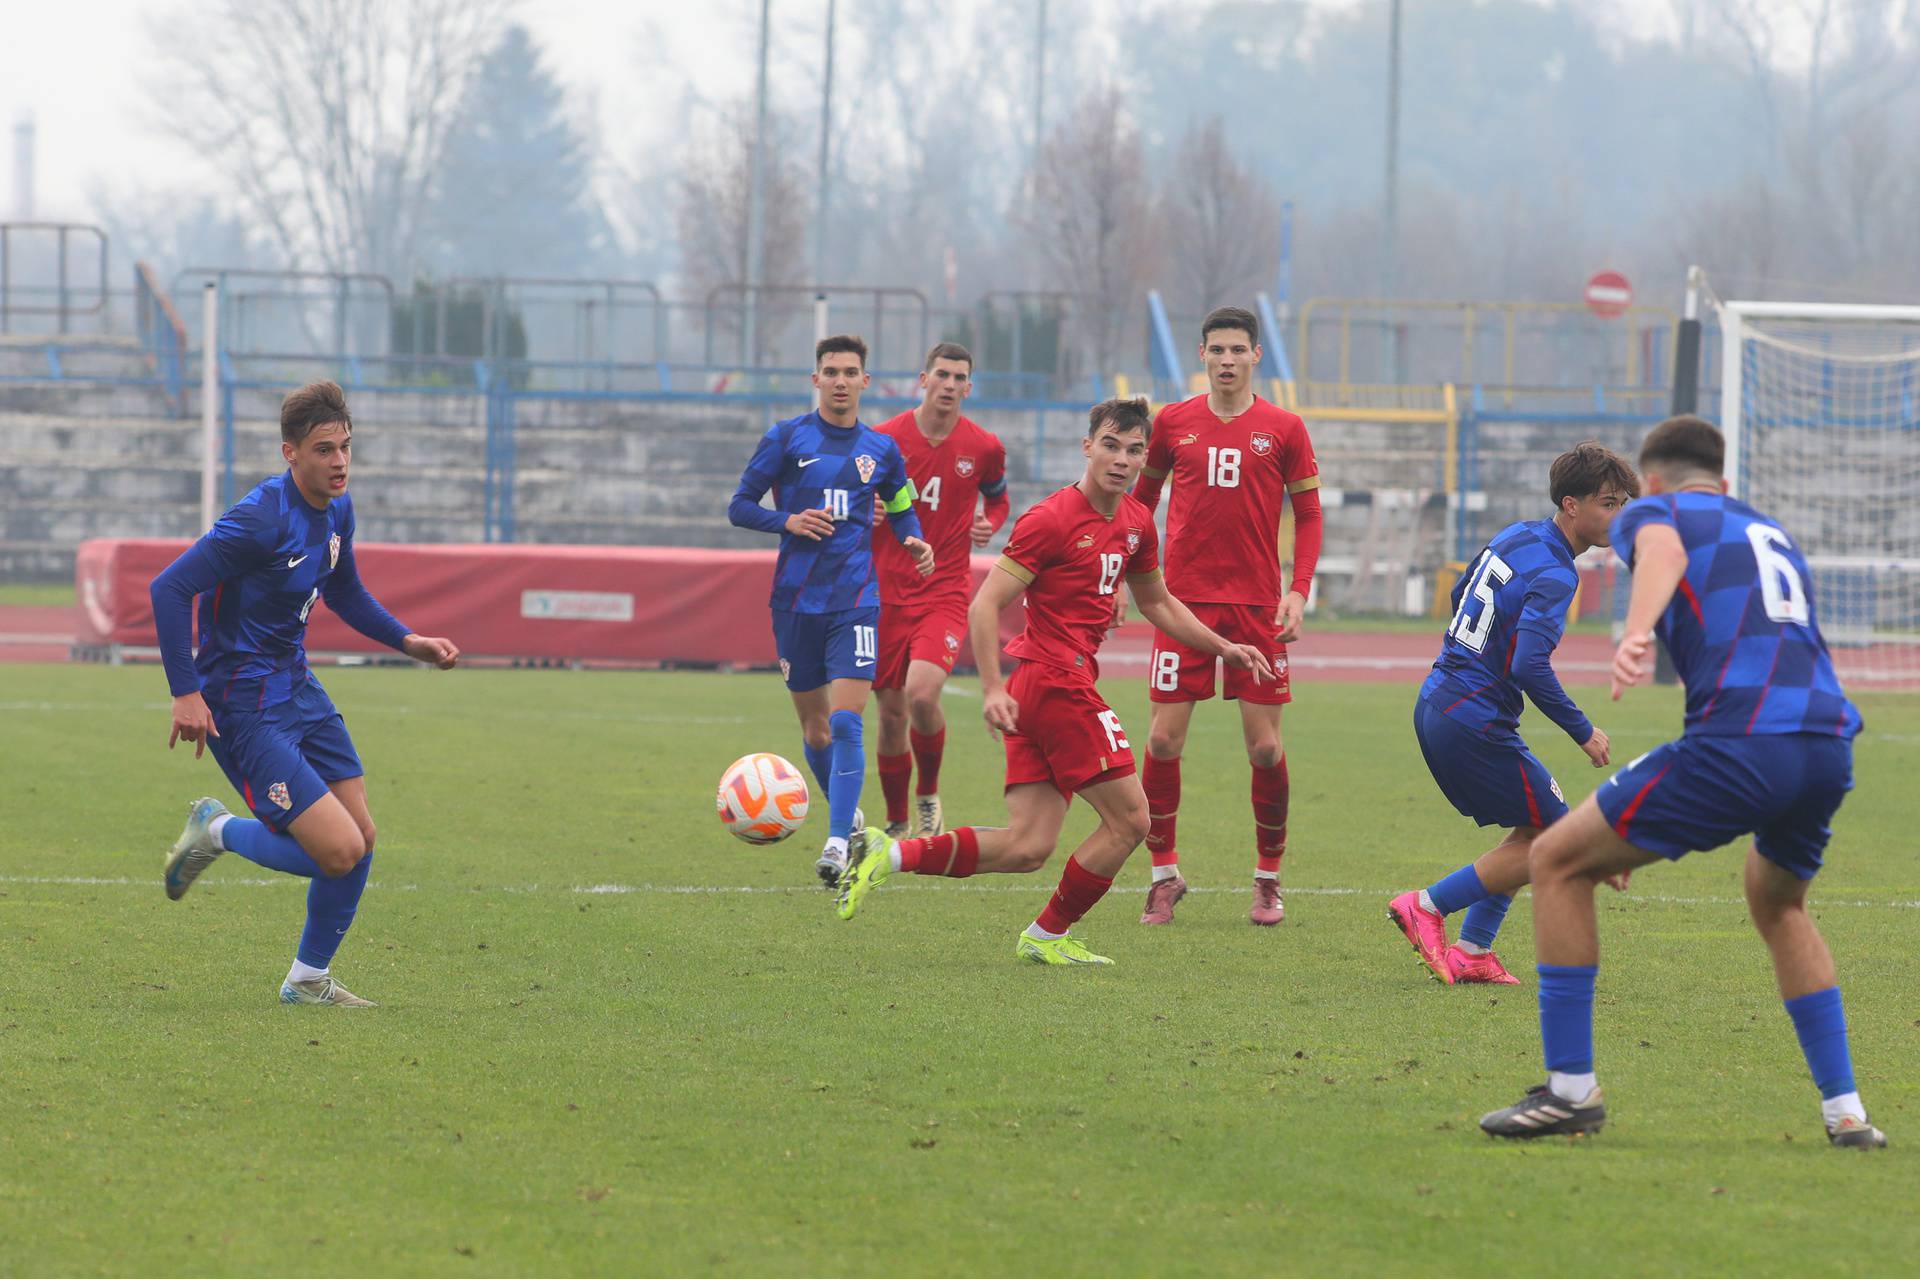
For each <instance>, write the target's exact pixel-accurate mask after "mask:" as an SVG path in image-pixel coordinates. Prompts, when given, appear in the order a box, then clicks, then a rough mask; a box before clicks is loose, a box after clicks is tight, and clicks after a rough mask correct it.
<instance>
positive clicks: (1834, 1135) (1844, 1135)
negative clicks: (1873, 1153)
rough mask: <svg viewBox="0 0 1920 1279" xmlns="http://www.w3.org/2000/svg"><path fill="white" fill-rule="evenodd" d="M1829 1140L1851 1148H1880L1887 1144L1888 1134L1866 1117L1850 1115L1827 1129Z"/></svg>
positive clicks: (1837, 1144)
mask: <svg viewBox="0 0 1920 1279" xmlns="http://www.w3.org/2000/svg"><path fill="white" fill-rule="evenodd" d="M1827 1140H1828V1141H1830V1142H1832V1143H1833V1144H1834V1145H1836V1146H1843V1147H1845V1148H1847V1149H1849V1150H1879V1149H1881V1148H1882V1147H1884V1146H1885V1145H1886V1144H1887V1134H1885V1133H1883V1132H1881V1131H1880V1130H1879V1129H1878V1128H1875V1127H1874V1126H1873V1125H1872V1124H1870V1123H1868V1122H1867V1121H1866V1120H1864V1119H1855V1118H1854V1117H1853V1116H1852V1115H1848V1116H1847V1117H1846V1118H1845V1119H1842V1120H1841V1121H1840V1122H1839V1123H1837V1124H1835V1125H1833V1126H1832V1127H1831V1128H1829V1129H1827Z"/></svg>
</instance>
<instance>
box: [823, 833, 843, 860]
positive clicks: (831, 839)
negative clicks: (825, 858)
mask: <svg viewBox="0 0 1920 1279" xmlns="http://www.w3.org/2000/svg"><path fill="white" fill-rule="evenodd" d="M826 851H827V852H829V853H838V854H840V855H841V856H842V857H845V856H846V855H847V841H846V840H844V839H841V838H840V837H839V836H838V835H829V836H827V848H826Z"/></svg>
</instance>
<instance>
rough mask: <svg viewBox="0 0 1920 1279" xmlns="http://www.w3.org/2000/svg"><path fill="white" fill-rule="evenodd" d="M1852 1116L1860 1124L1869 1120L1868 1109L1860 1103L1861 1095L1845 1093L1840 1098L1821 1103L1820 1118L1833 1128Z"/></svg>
mask: <svg viewBox="0 0 1920 1279" xmlns="http://www.w3.org/2000/svg"><path fill="white" fill-rule="evenodd" d="M1848 1116H1852V1117H1853V1118H1855V1119H1858V1120H1859V1121H1860V1122H1862V1123H1865V1122H1866V1120H1867V1108H1866V1107H1865V1106H1864V1105H1862V1104H1861V1103H1860V1094H1859V1093H1857V1092H1844V1093H1841V1094H1840V1095H1839V1096H1838V1097H1827V1098H1823V1099H1822V1100H1821V1102H1820V1118H1821V1119H1823V1120H1825V1121H1826V1125H1827V1127H1829V1128H1831V1127H1833V1126H1834V1125H1835V1124H1837V1123H1839V1122H1840V1121H1841V1120H1842V1119H1845V1118H1847V1117H1848Z"/></svg>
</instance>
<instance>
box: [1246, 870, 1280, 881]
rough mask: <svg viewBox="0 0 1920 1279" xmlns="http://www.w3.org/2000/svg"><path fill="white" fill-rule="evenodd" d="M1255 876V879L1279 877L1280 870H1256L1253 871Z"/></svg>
mask: <svg viewBox="0 0 1920 1279" xmlns="http://www.w3.org/2000/svg"><path fill="white" fill-rule="evenodd" d="M1253 877H1254V878H1255V879H1278V878H1280V872H1279V871H1277V870H1256V871H1254V872H1253Z"/></svg>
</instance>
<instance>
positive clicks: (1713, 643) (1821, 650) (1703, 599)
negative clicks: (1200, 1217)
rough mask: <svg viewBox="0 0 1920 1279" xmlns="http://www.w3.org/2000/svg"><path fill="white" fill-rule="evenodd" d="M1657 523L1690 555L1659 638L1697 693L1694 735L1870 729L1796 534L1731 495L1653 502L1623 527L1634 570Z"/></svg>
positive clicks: (1669, 496)
mask: <svg viewBox="0 0 1920 1279" xmlns="http://www.w3.org/2000/svg"><path fill="white" fill-rule="evenodd" d="M1649 524H1665V525H1666V526H1668V527H1669V528H1671V529H1673V530H1675V531H1676V532H1678V533H1679V535H1680V544H1681V545H1682V546H1684V547H1685V548H1686V551H1687V573H1686V576H1685V577H1683V578H1681V579H1680V586H1679V589H1677V590H1676V591H1674V593H1673V600H1672V602H1671V603H1669V604H1668V605H1667V611H1666V612H1665V613H1664V614H1663V615H1662V616H1661V617H1660V620H1659V621H1658V622H1656V623H1655V624H1654V632H1655V633H1656V634H1658V635H1659V637H1660V639H1661V642H1662V643H1664V644H1665V645H1666V646H1667V652H1669V653H1670V654H1672V655H1673V664H1674V667H1675V669H1677V670H1678V671H1679V672H1680V678H1681V680H1682V681H1683V682H1684V683H1685V684H1686V686H1687V726H1686V731H1687V733H1688V734H1689V735H1706V736H1723V737H1725V736H1740V737H1744V736H1749V735H1754V734H1762V733H1824V734H1827V735H1829V736H1833V737H1852V736H1854V735H1855V734H1856V733H1858V732H1859V731H1860V712H1859V711H1858V710H1856V709H1855V708H1854V705H1853V703H1852V702H1850V701H1848V700H1847V695H1846V693H1845V692H1843V691H1842V690H1841V687H1840V677H1839V676H1838V675H1837V674H1836V673H1835V672H1834V669H1833V659H1832V658H1831V657H1830V656H1828V654H1827V642H1826V640H1825V639H1824V638H1822V637H1821V634H1820V624H1819V618H1818V616H1817V614H1816V613H1815V611H1814V606H1813V575H1812V574H1811V573H1810V572H1808V570H1807V561H1806V557H1805V556H1803V555H1802V554H1801V553H1800V548H1799V547H1798V546H1797V545H1795V543H1794V540H1793V538H1792V537H1790V536H1788V534H1787V532H1786V530H1785V529H1783V528H1781V527H1780V526H1779V525H1778V524H1776V523H1774V522H1773V521H1772V520H1771V519H1768V518H1767V517H1766V516H1765V515H1762V514H1761V513H1760V512H1758V511H1756V510H1754V509H1753V508H1752V507H1751V506H1748V505H1747V504H1746V503H1745V502H1741V501H1738V500H1736V499H1734V498H1731V497H1728V496H1726V495H1724V494H1721V493H1662V494H1658V495H1656V496H1651V497H1643V498H1640V499H1639V500H1637V501H1634V502H1629V503H1628V504H1627V505H1626V506H1625V507H1624V508H1622V510H1621V511H1620V514H1618V515H1616V516H1614V519H1613V533H1612V542H1613V548H1614V551H1615V553H1616V554H1618V555H1619V556H1620V558H1621V559H1623V560H1625V561H1626V562H1627V564H1628V566H1629V567H1631V566H1632V563H1633V552H1634V539H1635V538H1636V537H1638V536H1639V533H1640V530H1641V529H1643V528H1645V527H1646V526H1647V525H1649Z"/></svg>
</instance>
